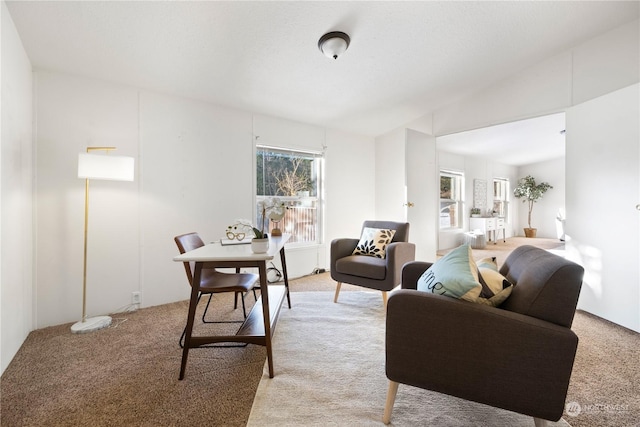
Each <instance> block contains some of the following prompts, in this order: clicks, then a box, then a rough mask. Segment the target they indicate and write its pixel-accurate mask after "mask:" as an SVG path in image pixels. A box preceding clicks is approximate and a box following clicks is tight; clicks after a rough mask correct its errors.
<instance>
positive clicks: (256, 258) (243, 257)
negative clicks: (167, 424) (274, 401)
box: [173, 234, 291, 379]
mask: <svg viewBox="0 0 640 427" xmlns="http://www.w3.org/2000/svg"><path fill="white" fill-rule="evenodd" d="M290 237H291V235H290V234H283V235H282V236H280V237H271V236H270V237H269V251H268V252H267V253H264V254H254V253H253V252H251V245H250V244H247V245H225V246H223V245H221V244H220V243H219V242H216V243H211V244H208V245H205V246H202V247H199V248H197V249H194V250H192V251H189V252H185V253H184V254H181V255H178V256H176V257H174V258H173V260H174V261H177V262H195V268H194V273H193V286H192V287H191V300H190V301H189V314H188V316H187V329H186V336H185V341H184V348H183V350H182V363H181V366H180V379H183V378H184V372H185V369H186V367H187V358H188V356H189V349H190V348H196V347H200V346H202V345H205V344H211V343H218V342H246V343H249V344H258V345H264V346H266V347H267V362H268V363H269V377H270V378H273V358H272V350H271V336H272V334H273V331H274V329H275V325H276V322H277V320H278V314H279V313H280V307H281V306H282V301H284V297H285V296H286V297H287V302H288V304H289V308H291V298H290V297H289V279H288V276H287V263H286V260H285V254H284V244H285V243H286V242H287V241H288V240H289V238H290ZM278 253H280V260H281V262H282V274H283V277H284V286H282V285H271V286H267V262H268V261H271V260H272V259H273V258H274V257H275V256H276V255H277V254H278ZM203 267H206V268H242V267H254V268H257V269H258V272H259V275H260V299H259V300H258V302H256V304H255V305H254V306H253V309H252V310H251V312H250V313H249V315H248V316H247V318H246V319H245V321H244V323H242V325H241V326H240V329H239V330H238V332H236V334H235V335H216V336H198V337H194V336H192V334H191V333H192V331H193V322H194V318H195V314H196V305H197V304H198V294H199V291H200V277H201V273H202V269H203ZM270 301H271V305H270V304H269V303H270Z"/></svg>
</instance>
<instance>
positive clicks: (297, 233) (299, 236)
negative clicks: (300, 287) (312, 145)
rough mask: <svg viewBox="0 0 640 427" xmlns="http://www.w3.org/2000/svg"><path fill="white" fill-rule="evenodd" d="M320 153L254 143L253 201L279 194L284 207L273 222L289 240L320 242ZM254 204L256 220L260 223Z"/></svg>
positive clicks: (296, 242) (304, 242) (274, 226)
mask: <svg viewBox="0 0 640 427" xmlns="http://www.w3.org/2000/svg"><path fill="white" fill-rule="evenodd" d="M322 161H323V159H322V155H321V154H320V153H313V152H304V151H295V150H287V149H283V148H274V147H267V146H257V147H256V202H260V201H262V200H264V199H267V198H270V197H278V198H279V199H280V200H281V201H283V202H284V204H285V206H286V207H287V209H286V210H285V215H284V218H282V220H280V221H279V223H278V224H277V225H276V224H274V223H273V222H272V221H269V227H268V228H269V231H271V230H272V229H273V228H276V226H277V228H279V229H280V230H282V232H283V233H289V234H291V239H290V240H289V242H288V243H289V244H294V245H295V244H300V245H302V244H315V243H320V241H321V239H320V237H321V227H320V224H321V223H322V221H321V219H322V209H321V206H322V203H321V197H320V196H321V194H322V191H321V185H322V170H323V168H322ZM261 216H262V212H261V211H260V209H258V207H257V206H256V224H261V223H262V218H261Z"/></svg>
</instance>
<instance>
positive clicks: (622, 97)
mask: <svg viewBox="0 0 640 427" xmlns="http://www.w3.org/2000/svg"><path fill="white" fill-rule="evenodd" d="M639 203H640V84H635V85H632V86H629V87H627V88H624V89H620V90H618V91H615V92H612V93H610V94H607V95H604V96H601V97H598V98H596V99H593V100H590V101H587V102H585V103H583V104H580V105H577V106H575V107H573V108H571V109H570V110H569V111H568V113H567V253H568V255H569V257H570V258H571V259H574V260H576V261H578V262H580V263H581V264H582V265H583V266H584V267H585V278H584V283H583V285H582V292H581V293H580V300H579V302H578V307H579V308H582V309H584V310H586V311H589V312H591V313H594V314H596V315H598V316H600V317H603V318H605V319H608V320H611V321H612V322H615V323H618V324H620V325H623V326H626V327H627V328H630V329H633V330H635V331H638V332H640V266H639V263H638V261H639V260H640V211H639V210H638V209H637V207H636V205H638V204H639Z"/></svg>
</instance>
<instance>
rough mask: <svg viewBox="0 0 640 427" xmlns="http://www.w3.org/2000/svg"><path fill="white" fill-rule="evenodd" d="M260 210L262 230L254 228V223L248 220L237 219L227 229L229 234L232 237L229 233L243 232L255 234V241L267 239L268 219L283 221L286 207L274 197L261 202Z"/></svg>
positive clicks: (259, 204) (259, 203)
mask: <svg viewBox="0 0 640 427" xmlns="http://www.w3.org/2000/svg"><path fill="white" fill-rule="evenodd" d="M258 208H259V209H260V211H261V214H262V215H261V225H260V228H258V227H256V226H254V225H253V223H252V222H251V221H249V220H247V219H237V220H236V223H235V224H233V225H230V226H228V227H227V234H228V235H230V234H229V233H232V234H235V235H238V234H239V233H238V231H239V230H241V231H244V232H246V233H253V235H254V238H255V239H266V238H267V233H266V232H265V226H266V222H267V218H272V219H275V218H277V219H281V218H282V217H283V216H284V210H285V209H286V206H285V205H284V202H282V201H281V200H280V199H279V198H277V197H273V198H270V199H265V200H261V201H259V202H258ZM238 240H242V239H238Z"/></svg>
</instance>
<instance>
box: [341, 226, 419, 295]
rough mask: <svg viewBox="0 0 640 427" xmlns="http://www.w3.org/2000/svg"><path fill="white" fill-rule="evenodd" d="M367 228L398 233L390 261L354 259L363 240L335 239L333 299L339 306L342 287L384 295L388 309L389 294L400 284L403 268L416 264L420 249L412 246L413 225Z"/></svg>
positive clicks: (390, 248) (388, 253) (389, 251)
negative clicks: (346, 286) (368, 289)
mask: <svg viewBox="0 0 640 427" xmlns="http://www.w3.org/2000/svg"><path fill="white" fill-rule="evenodd" d="M365 227H370V228H380V229H391V230H395V231H396V233H395V235H394V236H393V239H392V240H391V243H390V244H389V245H388V246H387V249H386V257H385V258H376V257H372V256H367V255H352V254H353V251H354V249H355V248H356V246H357V244H358V241H359V240H360V239H359V237H355V238H342V239H335V240H333V241H332V242H331V267H330V271H331V278H332V279H333V280H335V281H336V282H337V285H336V294H335V297H334V299H333V301H334V302H338V295H339V294H340V287H341V286H342V283H349V284H351V285H357V286H363V287H365V288H370V289H377V290H380V291H382V299H383V302H384V304H385V306H386V304H387V292H388V291H390V290H392V289H393V288H395V287H396V286H398V285H399V284H400V276H401V274H402V266H403V265H404V264H405V263H407V262H409V261H413V260H415V256H416V246H415V245H414V244H413V243H409V223H406V222H392V221H365V222H364V224H363V225H362V230H364V229H365Z"/></svg>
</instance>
